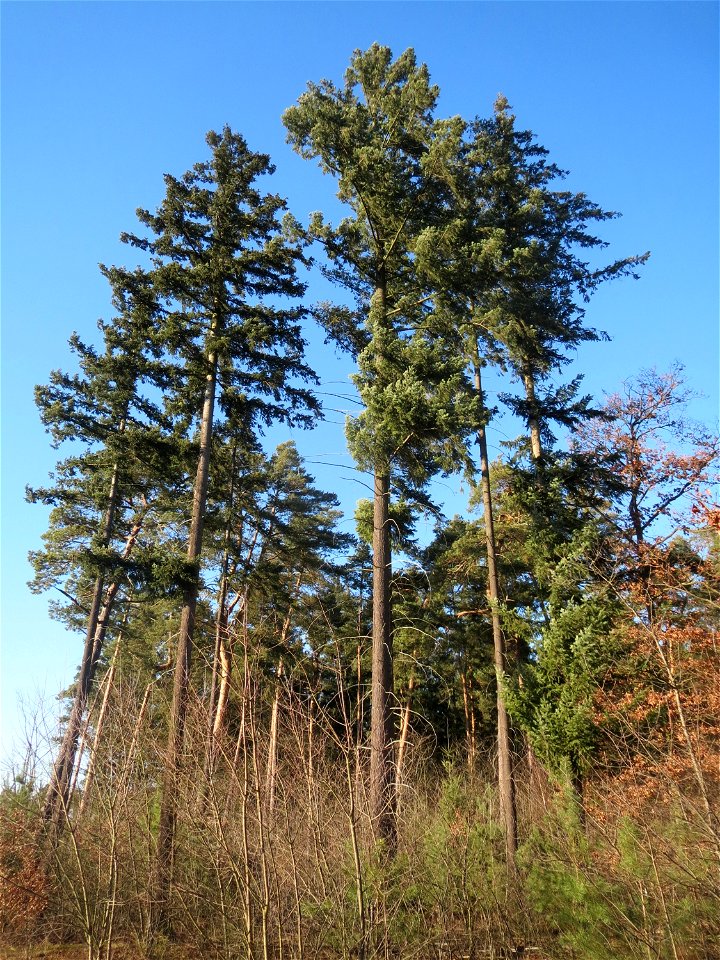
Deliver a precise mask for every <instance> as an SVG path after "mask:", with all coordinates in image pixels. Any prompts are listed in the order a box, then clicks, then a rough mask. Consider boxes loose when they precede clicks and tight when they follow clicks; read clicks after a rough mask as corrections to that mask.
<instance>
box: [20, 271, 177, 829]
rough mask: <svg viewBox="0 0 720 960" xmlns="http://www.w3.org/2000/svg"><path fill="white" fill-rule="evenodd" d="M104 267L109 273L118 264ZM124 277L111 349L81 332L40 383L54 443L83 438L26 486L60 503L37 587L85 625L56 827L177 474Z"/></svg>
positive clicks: (139, 300) (55, 794) (109, 328)
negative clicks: (119, 604) (101, 674)
mask: <svg viewBox="0 0 720 960" xmlns="http://www.w3.org/2000/svg"><path fill="white" fill-rule="evenodd" d="M103 269H104V268H103ZM104 272H105V273H106V275H108V277H109V278H111V271H108V270H105V269H104ZM126 279H127V280H128V283H127V284H126V285H125V286H122V285H120V284H119V283H118V281H117V278H114V279H113V278H111V284H112V286H113V302H114V305H115V307H116V308H117V309H118V314H117V316H116V317H115V318H114V320H113V322H112V323H110V324H102V323H101V324H100V325H99V326H100V330H101V332H102V336H103V344H104V351H103V352H101V353H99V352H97V351H96V350H95V349H94V348H93V347H92V346H89V345H87V344H85V343H83V342H82V341H81V340H80V338H79V337H78V336H77V335H76V334H74V335H73V336H72V338H71V340H70V346H71V349H72V350H73V352H74V353H75V354H76V356H77V357H78V360H79V366H80V371H79V372H78V373H76V374H73V375H70V374H65V373H62V372H61V371H53V373H52V375H51V380H50V383H49V384H48V385H47V386H42V387H38V388H37V389H36V403H37V405H38V408H39V410H40V414H41V418H42V421H43V423H44V424H45V426H46V428H47V430H48V432H49V433H50V435H51V436H52V438H53V444H54V445H55V446H56V447H58V446H60V445H61V444H66V443H71V442H74V443H81V444H83V445H84V447H85V451H84V452H83V453H81V454H79V455H77V456H70V457H68V458H66V459H65V460H63V461H61V462H60V463H59V464H58V466H57V468H56V473H55V475H54V483H53V485H52V486H51V487H48V488H44V489H34V490H28V498H29V499H30V500H32V501H36V502H43V503H45V504H47V505H52V507H53V510H52V513H51V516H50V527H49V530H48V532H47V533H46V534H45V536H44V540H45V544H46V546H45V548H44V549H43V550H41V551H36V552H33V553H32V554H31V561H32V563H33V566H34V568H35V571H36V573H35V578H34V580H33V581H32V583H31V587H32V589H33V590H35V591H40V590H46V589H49V588H51V587H54V588H56V589H58V590H60V591H61V593H62V594H63V596H64V597H65V598H66V599H67V601H69V602H67V603H61V604H55V605H54V607H53V611H54V615H55V616H57V617H59V618H61V619H63V620H65V621H66V622H67V623H68V624H69V625H70V626H71V627H73V628H76V629H84V631H85V645H84V650H83V656H82V660H81V663H80V669H79V673H78V678H77V681H76V683H75V686H74V693H73V702H72V707H71V710H70V714H69V717H68V720H67V724H66V727H65V732H64V735H63V739H62V742H61V746H60V749H59V752H58V755H57V758H56V761H55V764H54V767H53V771H52V774H51V779H50V785H49V788H48V793H47V797H46V800H45V808H44V814H45V817H46V818H47V819H50V820H52V821H53V823H54V824H55V826H56V828H57V829H60V828H61V827H62V823H63V820H64V816H63V815H64V814H65V813H66V812H67V809H68V804H69V801H70V788H71V784H72V781H73V773H74V769H75V760H76V752H77V747H78V739H79V736H80V730H81V725H82V721H83V716H84V713H85V709H86V706H87V703H88V697H89V695H90V691H91V687H92V684H93V680H94V677H95V672H96V668H97V665H98V661H99V659H100V656H101V654H102V652H103V647H104V643H105V637H106V634H107V631H108V628H109V626H110V623H111V618H112V615H113V608H114V606H115V603H116V600H117V598H118V592H119V591H120V589H121V584H123V583H124V584H125V585H126V586H127V584H128V565H129V562H130V556H131V554H132V552H133V550H134V548H135V546H136V543H137V538H138V534H139V532H140V529H141V527H142V523H143V519H144V517H145V515H146V513H147V510H148V497H150V490H151V489H154V488H156V486H157V483H158V482H159V477H160V473H161V472H164V474H165V482H169V475H168V466H167V458H166V456H165V454H166V449H165V444H166V441H165V439H164V437H163V417H162V414H161V411H160V410H159V409H158V407H157V406H156V404H155V403H154V402H153V401H152V400H150V399H149V398H148V394H147V391H148V389H149V388H151V387H157V386H158V385H161V384H162V380H163V377H162V374H161V368H160V367H159V365H158V358H157V355H156V351H154V350H153V348H152V347H149V344H150V345H151V344H152V339H153V336H152V327H153V323H154V310H153V306H152V298H150V297H149V293H148V289H147V284H146V283H145V282H144V279H143V278H142V277H140V276H138V275H135V276H130V275H128V277H127V278H126ZM161 464H163V467H162V468H161V467H160V465H161Z"/></svg>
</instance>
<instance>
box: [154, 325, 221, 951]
mask: <svg viewBox="0 0 720 960" xmlns="http://www.w3.org/2000/svg"><path fill="white" fill-rule="evenodd" d="M217 323H218V318H217V316H216V317H215V318H214V319H213V324H212V327H211V335H212V334H213V333H215V332H216V331H217ZM207 366H208V372H207V375H206V383H205V397H204V400H203V408H202V419H201V421H200V451H199V454H198V465H197V473H196V475H195V485H194V487H193V508H192V519H191V523H190V535H189V538H188V548H187V560H188V563H189V564H193V565H197V564H198V561H199V559H200V552H201V548H202V534H203V524H204V520H205V504H206V501H207V488H208V478H209V475H210V450H211V444H212V433H213V413H214V408H215V392H216V384H217V354H216V353H215V351H214V350H211V351H210V352H209V354H208V358H207ZM198 592H199V573H198V572H196V573H195V574H194V576H193V581H192V584H191V585H189V586H188V587H186V589H185V591H184V592H183V608H182V615H181V618H180V632H179V636H178V647H177V654H176V659H175V674H174V680H173V695H172V704H171V706H170V718H169V725H168V742H167V751H166V756H165V770H164V775H163V783H162V799H161V805H160V823H159V827H158V841H157V858H156V861H155V872H154V877H153V881H154V882H153V886H152V890H153V899H152V902H151V929H152V931H153V932H154V933H156V932H160V931H162V932H170V930H169V916H168V906H169V894H170V885H171V883H172V865H173V857H174V852H175V827H176V821H177V799H178V797H177V794H178V787H179V773H180V764H181V759H182V751H183V744H184V739H185V718H186V714H187V701H188V694H189V690H190V664H191V654H192V644H193V637H194V633H195V612H196V608H197V600H198Z"/></svg>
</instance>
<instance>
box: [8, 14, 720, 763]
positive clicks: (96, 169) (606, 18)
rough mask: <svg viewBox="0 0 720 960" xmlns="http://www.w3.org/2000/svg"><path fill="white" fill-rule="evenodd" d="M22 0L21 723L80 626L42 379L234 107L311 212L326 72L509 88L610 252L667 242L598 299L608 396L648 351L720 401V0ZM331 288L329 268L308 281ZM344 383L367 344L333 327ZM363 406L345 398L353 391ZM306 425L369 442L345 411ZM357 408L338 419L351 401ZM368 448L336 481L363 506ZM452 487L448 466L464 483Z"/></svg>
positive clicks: (595, 381)
mask: <svg viewBox="0 0 720 960" xmlns="http://www.w3.org/2000/svg"><path fill="white" fill-rule="evenodd" d="M1 14H2V25H1V29H2V280H3V283H2V651H1V652H2V661H1V666H2V694H3V705H2V720H3V735H4V737H5V749H6V750H7V749H8V743H9V742H10V741H11V740H16V739H17V737H18V735H19V733H20V730H21V726H20V721H19V719H18V711H17V708H16V701H17V697H18V694H21V695H22V697H23V699H24V700H25V701H26V702H28V703H29V704H30V705H31V706H32V704H33V702H34V700H35V698H36V695H37V693H38V692H39V693H40V694H44V695H45V697H46V698H47V699H48V700H50V701H52V697H53V696H54V694H55V693H56V692H57V691H58V689H60V688H61V687H62V686H63V685H66V684H67V683H69V682H70V681H71V680H72V677H73V675H74V672H75V668H76V665H77V662H78V659H79V656H80V651H81V638H79V637H78V636H76V635H68V634H65V633H64V631H63V630H61V629H60V628H59V626H58V625H56V624H54V623H52V622H51V621H50V620H49V619H48V617H47V598H46V597H40V598H38V597H33V596H31V595H30V593H29V591H28V590H27V588H26V587H25V582H26V580H27V579H28V578H29V576H30V569H29V566H28V565H27V562H26V555H27V552H28V550H30V549H33V548H35V547H37V546H38V545H39V543H40V536H41V534H42V532H43V530H44V529H45V525H46V516H45V515H44V513H43V510H42V509H41V508H39V507H31V506H29V505H26V504H25V503H24V499H23V491H24V487H25V485H26V484H31V485H40V484H42V483H43V482H44V481H45V479H46V477H47V473H48V471H49V470H51V469H52V466H53V463H54V461H55V454H54V452H53V451H52V450H51V449H50V447H49V444H48V442H47V437H46V436H45V435H44V433H43V430H42V428H41V426H40V423H39V420H38V417H37V413H36V410H35V407H34V404H33V386H34V385H35V384H36V383H43V382H46V380H47V376H48V372H49V371H50V370H51V369H52V368H57V367H62V368H67V367H68V365H69V364H70V357H69V353H68V349H67V338H68V336H69V335H70V333H71V332H72V331H73V330H77V331H78V332H79V333H80V334H81V335H82V336H83V338H86V339H92V337H93V335H94V334H93V331H94V324H95V321H96V320H97V319H98V318H99V317H108V316H110V314H111V311H110V304H109V301H108V292H107V288H106V284H105V282H104V280H103V279H102V277H101V276H100V274H99V272H98V270H97V263H98V262H104V263H108V264H110V263H124V264H127V265H132V261H131V259H130V258H131V251H130V250H129V249H127V248H125V247H123V246H122V245H121V244H119V242H118V235H119V233H120V231H122V230H132V229H133V228H134V227H135V224H136V221H135V217H134V210H135V208H136V207H138V206H145V207H150V208H152V207H153V206H154V205H156V204H157V202H158V201H159V200H160V199H161V196H162V189H163V184H162V174H163V173H164V172H166V171H167V172H172V173H175V174H181V173H182V172H183V171H184V170H186V169H187V168H188V167H189V166H191V165H192V164H193V163H194V162H196V161H198V160H200V159H204V157H205V147H204V135H205V133H206V131H207V130H209V129H211V128H214V129H218V128H221V127H222V125H223V124H225V123H228V124H230V125H231V126H232V127H233V128H234V129H236V130H238V131H240V132H241V133H243V134H244V136H245V137H246V139H247V140H248V142H249V145H250V146H251V148H253V149H256V150H262V151H265V152H268V153H270V154H271V156H272V157H273V159H274V161H275V163H276V164H277V168H278V172H277V175H276V177H275V178H274V181H273V183H272V186H273V188H274V189H275V190H276V191H278V192H281V193H283V194H284V195H286V196H287V197H288V198H289V200H290V204H291V208H292V210H293V211H294V212H295V214H296V215H297V216H298V217H300V218H301V219H302V218H305V217H306V216H307V214H308V213H309V212H310V211H311V210H315V209H320V208H325V209H327V208H328V207H329V206H330V201H331V197H332V193H333V189H332V185H331V183H330V182H329V181H327V180H325V179H323V178H322V177H321V176H320V175H319V174H318V173H317V172H316V171H315V169H314V168H313V167H312V166H311V165H310V164H308V163H306V162H304V161H302V160H300V159H299V158H297V157H296V156H295V155H294V154H293V153H292V152H291V151H290V149H289V148H288V147H287V145H286V144H285V142H284V130H283V128H282V125H281V122H280V115H281V113H282V111H283V110H284V109H285V108H286V107H287V106H289V105H290V104H291V103H293V102H294V101H295V99H296V98H297V97H298V95H299V94H300V93H301V92H302V91H303V89H304V88H305V84H306V83H307V81H308V80H318V79H320V78H321V77H329V78H331V79H333V80H335V81H340V79H341V77H342V73H343V71H344V69H345V67H346V66H347V63H348V60H349V57H350V54H351V52H352V51H353V49H355V48H358V47H360V48H366V47H368V46H369V45H370V44H371V43H373V42H374V41H378V42H380V43H383V44H387V45H389V46H390V47H391V48H392V49H393V51H394V52H396V53H400V52H401V51H403V50H404V49H405V48H406V47H408V46H413V47H414V48H415V50H416V51H417V54H418V57H419V59H421V60H424V61H425V62H427V64H428V65H429V67H430V71H431V75H432V78H433V80H434V81H435V82H436V83H438V84H439V85H440V88H441V99H440V105H439V110H438V115H452V114H457V113H460V114H462V115H464V116H466V117H468V118H471V117H473V116H474V115H481V116H487V115H488V114H489V113H490V111H491V109H492V103H493V100H494V99H495V96H496V95H497V94H498V93H499V92H503V93H504V94H505V95H506V96H507V97H508V99H509V100H510V103H511V104H512V105H513V107H514V110H515V113H516V115H517V118H518V124H519V125H520V126H522V127H524V128H530V129H532V130H534V131H535V132H536V134H537V135H538V138H539V140H540V142H542V143H543V144H544V145H545V146H546V147H548V148H549V150H550V152H551V157H552V159H553V160H554V161H555V162H557V163H558V164H559V165H560V166H562V167H564V168H566V169H569V170H570V171H571V176H570V178H569V181H568V183H569V184H570V186H571V187H572V188H573V189H576V190H583V191H585V192H586V193H587V194H588V195H589V196H590V197H591V198H592V199H594V200H596V201H597V202H598V203H600V204H601V205H602V206H604V207H605V208H606V209H614V210H618V211H621V212H622V213H623V215H624V216H623V218H622V219H621V220H618V221H615V222H613V223H611V224H608V225H606V227H605V228H604V229H603V236H604V237H605V238H606V239H607V240H608V241H610V244H611V246H610V250H609V252H608V257H612V258H616V257H621V256H625V255H628V254H633V253H640V252H643V251H645V250H648V249H649V250H651V251H652V259H651V261H650V263H649V264H648V266H647V267H646V268H645V270H644V271H643V279H642V280H641V281H639V282H637V283H633V282H631V281H622V282H618V283H615V284H613V285H608V286H607V288H606V289H605V290H603V291H601V292H600V293H599V294H598V295H597V296H596V297H595V299H594V300H593V302H592V304H591V307H590V310H589V314H588V321H589V322H590V323H591V324H592V325H593V326H595V327H599V328H602V329H605V330H607V331H608V332H609V333H610V335H611V336H612V338H613V339H612V342H611V343H607V344H595V345H589V346H587V347H584V348H583V349H582V351H581V353H580V354H579V356H578V358H577V364H576V370H577V372H584V373H585V374H586V384H587V386H588V388H589V389H590V390H591V391H593V392H595V393H596V394H597V395H600V394H601V392H602V391H603V390H606V391H609V392H611V391H613V390H615V389H617V388H618V386H619V385H620V383H621V381H622V380H623V379H624V378H627V377H630V376H633V375H634V374H635V373H637V372H638V370H639V369H640V368H642V367H647V366H653V365H656V366H658V368H660V369H663V368H667V367H668V366H669V365H670V364H671V363H672V362H673V361H674V360H680V361H682V362H683V363H684V364H685V366H686V369H687V375H688V379H689V382H690V383H691V385H692V386H694V387H695V388H696V389H697V390H700V391H703V392H704V393H705V394H706V395H707V398H706V400H704V401H702V402H698V403H697V404H696V405H695V409H694V413H695V415H696V416H697V417H699V418H701V419H704V420H705V421H706V422H708V423H711V424H717V414H718V5H717V4H716V3H705V2H701V3H693V2H677V3H654V2H649V3H642V2H638V3H621V2H619V3H593V2H587V3H586V2H574V3H572V2H570V3H548V2H529V3H520V2H517V3H516V2H504V3H495V2H487V3H484V2H476V3H464V2H425V3H383V2H377V3H352V2H349V3H343V2H327V3H312V2H292V3H282V2H277V3H274V2H265V3H261V2H258V3H235V2H225V3H212V2H206V3H198V2H188V3H174V2H157V3H149V2H148V3H143V2H137V3H110V2H107V3H104V2H86V3H64V2H53V3H34V2H19V3H18V2H4V3H2V8H1ZM323 292H324V291H323V290H322V287H321V285H320V284H318V283H314V284H313V287H312V289H311V292H310V297H311V298H312V297H315V296H318V295H322V293H323ZM312 341H313V352H312V353H311V355H310V360H311V362H313V363H315V364H316V365H317V367H318V369H319V371H320V373H321V375H322V378H323V381H324V383H325V386H324V388H323V389H326V390H328V391H329V392H333V391H334V390H335V389H336V388H337V385H336V384H335V383H334V381H340V383H339V388H340V389H341V390H342V389H343V384H344V383H346V382H347V376H348V373H349V372H350V371H349V366H348V364H347V363H346V362H334V361H333V358H332V356H331V352H330V351H329V350H328V349H324V350H321V349H318V346H319V344H321V338H320V337H317V336H316V335H313V337H312ZM341 405H342V404H341ZM328 419H329V421H330V422H329V423H327V424H326V425H325V426H324V427H323V426H321V427H320V428H319V431H318V432H317V433H316V434H315V435H313V436H312V437H303V436H298V437H296V439H297V440H298V441H299V443H300V445H301V449H303V450H304V451H305V452H306V453H307V455H308V457H309V458H310V459H311V460H312V461H314V462H316V461H326V462H330V463H334V464H348V463H349V461H348V458H347V456H346V455H345V453H344V445H343V439H342V429H341V427H340V426H339V422H340V420H341V417H340V416H339V415H337V414H334V413H332V412H330V413H329V414H328ZM333 421H336V422H333ZM351 476H352V473H351V471H350V469H349V467H344V468H342V469H339V470H337V469H335V470H333V469H332V468H330V469H328V468H325V469H323V470H322V472H321V473H320V474H319V482H320V483H321V485H324V486H326V487H328V488H331V489H335V490H339V491H340V492H341V493H342V494H343V498H344V500H345V502H347V503H349V504H350V505H351V504H352V502H353V501H354V499H355V498H356V497H358V496H362V495H363V490H362V488H360V487H358V485H357V483H355V482H353V481H352V480H351V479H345V478H350V477H351ZM448 490H449V488H448Z"/></svg>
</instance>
